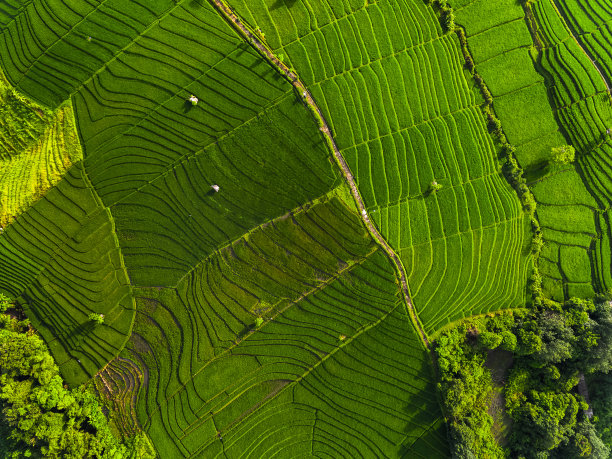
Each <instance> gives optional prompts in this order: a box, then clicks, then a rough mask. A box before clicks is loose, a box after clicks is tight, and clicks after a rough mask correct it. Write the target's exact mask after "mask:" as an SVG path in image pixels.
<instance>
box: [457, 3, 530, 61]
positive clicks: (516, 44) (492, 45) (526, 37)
mask: <svg viewBox="0 0 612 459" xmlns="http://www.w3.org/2000/svg"><path fill="white" fill-rule="evenodd" d="M463 14H465V12H464V13H463ZM463 14H462V13H461V11H458V12H457V23H458V24H460V25H463V23H462V18H463V17H464V16H463ZM504 19H505V18H504ZM500 37H504V39H503V40H500ZM469 44H470V52H471V54H472V58H473V59H474V62H475V63H476V64H479V63H480V62H484V61H487V60H489V59H491V58H494V57H496V56H499V55H500V54H502V53H506V52H508V51H512V50H515V49H517V48H522V49H524V50H525V51H527V48H529V47H530V46H531V45H532V41H531V34H530V33H529V29H527V27H525V22H524V21H523V19H522V18H518V19H515V20H514V21H510V22H504V23H501V24H500V25H497V26H495V27H493V28H491V29H487V30H485V31H483V32H480V33H478V34H470V35H469ZM516 71H517V69H513V72H516Z"/></svg>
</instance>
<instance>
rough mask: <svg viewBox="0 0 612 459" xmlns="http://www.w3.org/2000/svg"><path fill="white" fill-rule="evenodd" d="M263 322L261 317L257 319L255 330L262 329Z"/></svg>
mask: <svg viewBox="0 0 612 459" xmlns="http://www.w3.org/2000/svg"><path fill="white" fill-rule="evenodd" d="M263 322H264V320H263V318H261V317H258V318H257V319H255V328H259V327H261V326H262V325H263Z"/></svg>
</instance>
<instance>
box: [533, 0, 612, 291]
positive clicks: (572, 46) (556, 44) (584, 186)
mask: <svg viewBox="0 0 612 459" xmlns="http://www.w3.org/2000/svg"><path fill="white" fill-rule="evenodd" d="M560 3H561V2H556V1H553V0H546V1H540V2H537V3H535V4H534V5H533V6H531V7H530V9H531V11H532V13H533V18H534V21H535V22H534V25H536V26H537V27H538V29H537V30H538V33H539V34H541V35H545V36H547V37H549V40H548V41H547V43H546V46H545V47H544V48H543V49H542V51H541V52H540V56H541V58H540V59H539V62H540V63H541V65H542V67H543V69H542V71H543V72H544V73H545V75H546V76H547V86H548V90H549V93H550V94H551V96H552V97H551V100H552V102H553V105H554V107H555V109H556V115H557V120H558V123H559V125H560V126H561V127H562V128H563V132H564V134H565V137H566V138H567V143H569V144H571V145H573V146H574V147H575V148H576V154H577V156H578V159H577V161H576V162H575V166H568V167H567V168H566V169H567V170H565V171H564V172H563V173H561V174H557V175H551V176H549V177H544V179H543V181H542V182H540V183H538V184H536V185H535V186H534V187H533V190H534V195H535V197H536V199H537V200H538V202H539V203H540V204H539V206H538V216H539V220H540V224H541V226H542V228H543V237H544V241H545V243H546V248H545V251H544V252H543V255H542V261H541V263H540V267H541V272H542V274H543V276H544V285H545V287H546V291H547V292H548V293H549V294H551V295H552V296H554V297H556V298H562V297H563V296H566V297H567V296H592V295H593V294H594V292H596V291H600V292H601V291H605V290H607V289H608V288H609V287H610V284H609V281H610V272H611V271H610V267H609V266H610V263H611V260H610V258H609V253H610V249H609V247H610V243H611V242H610V241H611V239H610V235H609V232H608V231H607V227H608V223H607V219H608V216H607V212H605V211H606V210H607V208H608V206H609V202H610V201H609V189H610V184H611V183H612V182H610V180H611V177H609V176H608V174H607V166H606V164H607V163H608V162H609V158H608V156H609V150H610V148H609V136H608V134H607V131H608V129H609V128H610V126H612V109H611V106H610V96H609V94H608V90H607V83H606V81H605V79H603V78H602V75H601V73H600V70H599V68H598V66H597V63H596V62H594V61H593V58H594V57H593V56H591V55H589V54H588V52H589V50H588V47H587V48H586V49H585V48H584V47H583V43H582V42H583V40H578V39H577V37H576V36H575V32H574V30H572V29H571V26H570V27H568V22H567V21H568V17H567V16H566V15H564V14H563V12H562V10H560V9H558V6H559V5H560ZM576 17H579V15H577V16H576ZM553 28H554V30H555V32H554V33H553V32H551V29H553ZM562 30H564V33H562ZM553 187H559V189H557V190H554V189H553ZM562 188H563V189H566V188H572V191H571V192H570V191H565V190H562ZM551 191H552V193H551Z"/></svg>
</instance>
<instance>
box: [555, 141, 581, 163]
mask: <svg viewBox="0 0 612 459" xmlns="http://www.w3.org/2000/svg"><path fill="white" fill-rule="evenodd" d="M575 156H576V149H575V148H574V147H572V146H571V145H561V146H560V147H554V148H553V149H552V151H551V160H552V162H553V163H557V164H571V163H572V162H574V158H575Z"/></svg>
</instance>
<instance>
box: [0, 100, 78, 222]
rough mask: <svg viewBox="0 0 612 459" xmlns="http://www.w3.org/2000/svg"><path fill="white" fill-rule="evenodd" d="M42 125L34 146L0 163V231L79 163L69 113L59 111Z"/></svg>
mask: <svg viewBox="0 0 612 459" xmlns="http://www.w3.org/2000/svg"><path fill="white" fill-rule="evenodd" d="M6 119H7V118H4V120H5V121H6ZM45 121H46V123H47V127H46V130H45V131H44V132H43V133H42V134H41V135H40V137H39V138H38V139H36V142H35V143H34V144H32V145H29V146H28V147H26V148H25V149H24V150H22V151H20V154H18V155H12V156H11V157H10V158H8V159H0V227H5V226H6V225H7V224H8V223H10V222H11V221H13V220H14V219H15V218H17V216H18V215H19V214H20V213H21V212H23V211H24V210H25V209H26V208H27V207H29V206H30V205H32V204H33V203H34V202H35V201H36V200H37V199H38V198H40V196H42V195H43V194H44V193H45V192H46V191H47V190H49V189H50V188H52V187H53V186H54V185H55V184H56V183H58V182H59V181H60V179H61V177H62V176H63V175H64V174H65V172H66V171H67V170H68V169H69V168H70V167H71V166H72V164H73V163H74V162H77V161H79V160H80V159H81V156H82V151H81V147H80V145H79V141H78V138H77V133H76V129H75V126H74V119H73V114H72V109H71V108H70V107H64V108H62V109H59V110H58V111H57V112H56V113H55V114H54V115H53V116H50V117H49V119H46V120H45ZM24 130H25V131H27V128H24ZM7 144H9V143H6V144H4V146H5V147H6V146H7ZM9 145H10V144H9Z"/></svg>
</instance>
